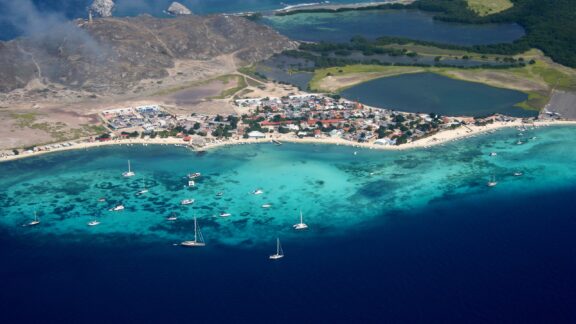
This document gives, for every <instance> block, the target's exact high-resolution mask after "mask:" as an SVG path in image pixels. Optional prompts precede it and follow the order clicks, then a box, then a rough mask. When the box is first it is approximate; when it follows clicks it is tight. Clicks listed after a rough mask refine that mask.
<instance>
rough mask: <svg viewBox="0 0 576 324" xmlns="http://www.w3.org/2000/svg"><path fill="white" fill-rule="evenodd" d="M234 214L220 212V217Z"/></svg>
mask: <svg viewBox="0 0 576 324" xmlns="http://www.w3.org/2000/svg"><path fill="white" fill-rule="evenodd" d="M230 216H232V214H230V213H220V217H230Z"/></svg>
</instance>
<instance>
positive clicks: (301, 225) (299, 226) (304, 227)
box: [292, 209, 308, 230]
mask: <svg viewBox="0 0 576 324" xmlns="http://www.w3.org/2000/svg"><path fill="white" fill-rule="evenodd" d="M292 227H294V229H295V230H304V229H307V228H308V225H306V224H304V222H303V221H302V209H300V223H298V224H294V225H292Z"/></svg>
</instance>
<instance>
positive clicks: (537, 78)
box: [310, 50, 576, 110]
mask: <svg viewBox="0 0 576 324" xmlns="http://www.w3.org/2000/svg"><path fill="white" fill-rule="evenodd" d="M521 56H522V57H529V58H531V59H535V61H536V63H535V64H530V65H527V66H525V67H519V68H511V69H457V68H446V67H412V66H381V65H349V66H344V67H333V68H326V69H319V70H316V71H315V73H314V77H313V78H312V81H311V82H310V88H311V90H312V91H318V92H340V91H342V90H345V89H347V88H349V87H352V86H354V85H357V84H360V83H362V82H366V81H369V80H373V79H376V78H382V77H389V76H394V75H400V74H406V73H418V72H431V73H437V74H440V75H443V76H446V77H449V78H453V79H457V80H463V81H471V82H478V83H483V84H487V85H490V86H494V87H499V88H505V89H512V90H518V91H522V92H524V93H526V94H528V100H526V101H524V102H522V103H520V104H519V106H520V107H522V108H525V109H532V110H540V109H542V107H544V105H546V103H547V102H548V100H549V97H550V93H551V91H552V89H558V90H566V91H575V92H576V70H574V69H570V68H567V67H564V66H561V65H558V64H556V63H553V62H551V61H550V60H549V59H548V58H546V57H544V56H543V55H542V54H541V53H540V52H538V51H535V50H532V51H530V52H527V53H524V54H523V55H521Z"/></svg>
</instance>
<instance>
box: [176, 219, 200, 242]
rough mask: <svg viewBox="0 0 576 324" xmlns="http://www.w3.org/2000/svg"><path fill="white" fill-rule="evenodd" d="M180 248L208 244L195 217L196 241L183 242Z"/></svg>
mask: <svg viewBox="0 0 576 324" xmlns="http://www.w3.org/2000/svg"><path fill="white" fill-rule="evenodd" d="M180 246H184V247H201V246H206V243H205V242H204V237H203V236H202V232H201V231H200V226H198V222H197V221H196V217H194V240H193V241H184V242H181V243H180Z"/></svg>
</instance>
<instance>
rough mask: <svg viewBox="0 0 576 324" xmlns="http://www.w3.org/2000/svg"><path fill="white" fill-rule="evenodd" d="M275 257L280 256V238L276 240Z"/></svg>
mask: <svg viewBox="0 0 576 324" xmlns="http://www.w3.org/2000/svg"><path fill="white" fill-rule="evenodd" d="M276 255H280V238H279V237H277V238H276Z"/></svg>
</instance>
